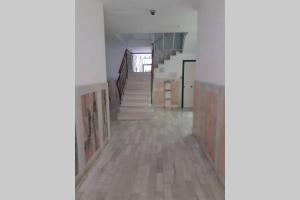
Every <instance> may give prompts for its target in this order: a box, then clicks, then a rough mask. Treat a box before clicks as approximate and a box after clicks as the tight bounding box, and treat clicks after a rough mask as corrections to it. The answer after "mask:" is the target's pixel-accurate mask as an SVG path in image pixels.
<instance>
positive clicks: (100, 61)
mask: <svg viewBox="0 0 300 200" xmlns="http://www.w3.org/2000/svg"><path fill="white" fill-rule="evenodd" d="M75 3H76V5H75V6H76V14H75V26H76V27H75V55H76V58H75V70H76V75H75V83H76V85H86V84H91V83H99V82H106V60H105V39H104V16H103V5H102V2H101V1H100V0H76V2H75Z"/></svg>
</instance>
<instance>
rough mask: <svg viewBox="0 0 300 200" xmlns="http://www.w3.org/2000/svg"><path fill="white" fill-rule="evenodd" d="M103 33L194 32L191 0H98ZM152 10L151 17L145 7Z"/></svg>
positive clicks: (194, 11) (193, 10)
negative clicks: (101, 12) (154, 12)
mask: <svg viewBox="0 0 300 200" xmlns="http://www.w3.org/2000/svg"><path fill="white" fill-rule="evenodd" d="M102 1H103V6H104V19H105V31H106V34H107V35H111V34H120V33H121V34H122V33H123V34H124V33H127V34H128V33H158V32H195V31H196V30H197V28H196V24H197V11H196V10H195V9H194V8H193V1H195V0H102ZM150 9H155V10H157V13H156V15H155V16H152V15H150V13H149V10H150Z"/></svg>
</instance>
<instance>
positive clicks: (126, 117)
mask: <svg viewBox="0 0 300 200" xmlns="http://www.w3.org/2000/svg"><path fill="white" fill-rule="evenodd" d="M152 117H153V115H152V114H149V113H137V114H135V113H119V114H118V115H117V118H118V120H143V119H151V118H152Z"/></svg>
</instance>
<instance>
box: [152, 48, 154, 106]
mask: <svg viewBox="0 0 300 200" xmlns="http://www.w3.org/2000/svg"><path fill="white" fill-rule="evenodd" d="M151 53H152V55H151V58H152V66H151V104H152V103H153V102H152V101H153V100H152V96H153V94H152V93H153V78H154V63H153V59H154V43H152V52H151Z"/></svg>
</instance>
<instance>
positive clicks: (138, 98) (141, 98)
mask: <svg viewBox="0 0 300 200" xmlns="http://www.w3.org/2000/svg"><path fill="white" fill-rule="evenodd" d="M122 99H123V100H124V101H135V100H145V101H151V97H149V96H123V97H122Z"/></svg>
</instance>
